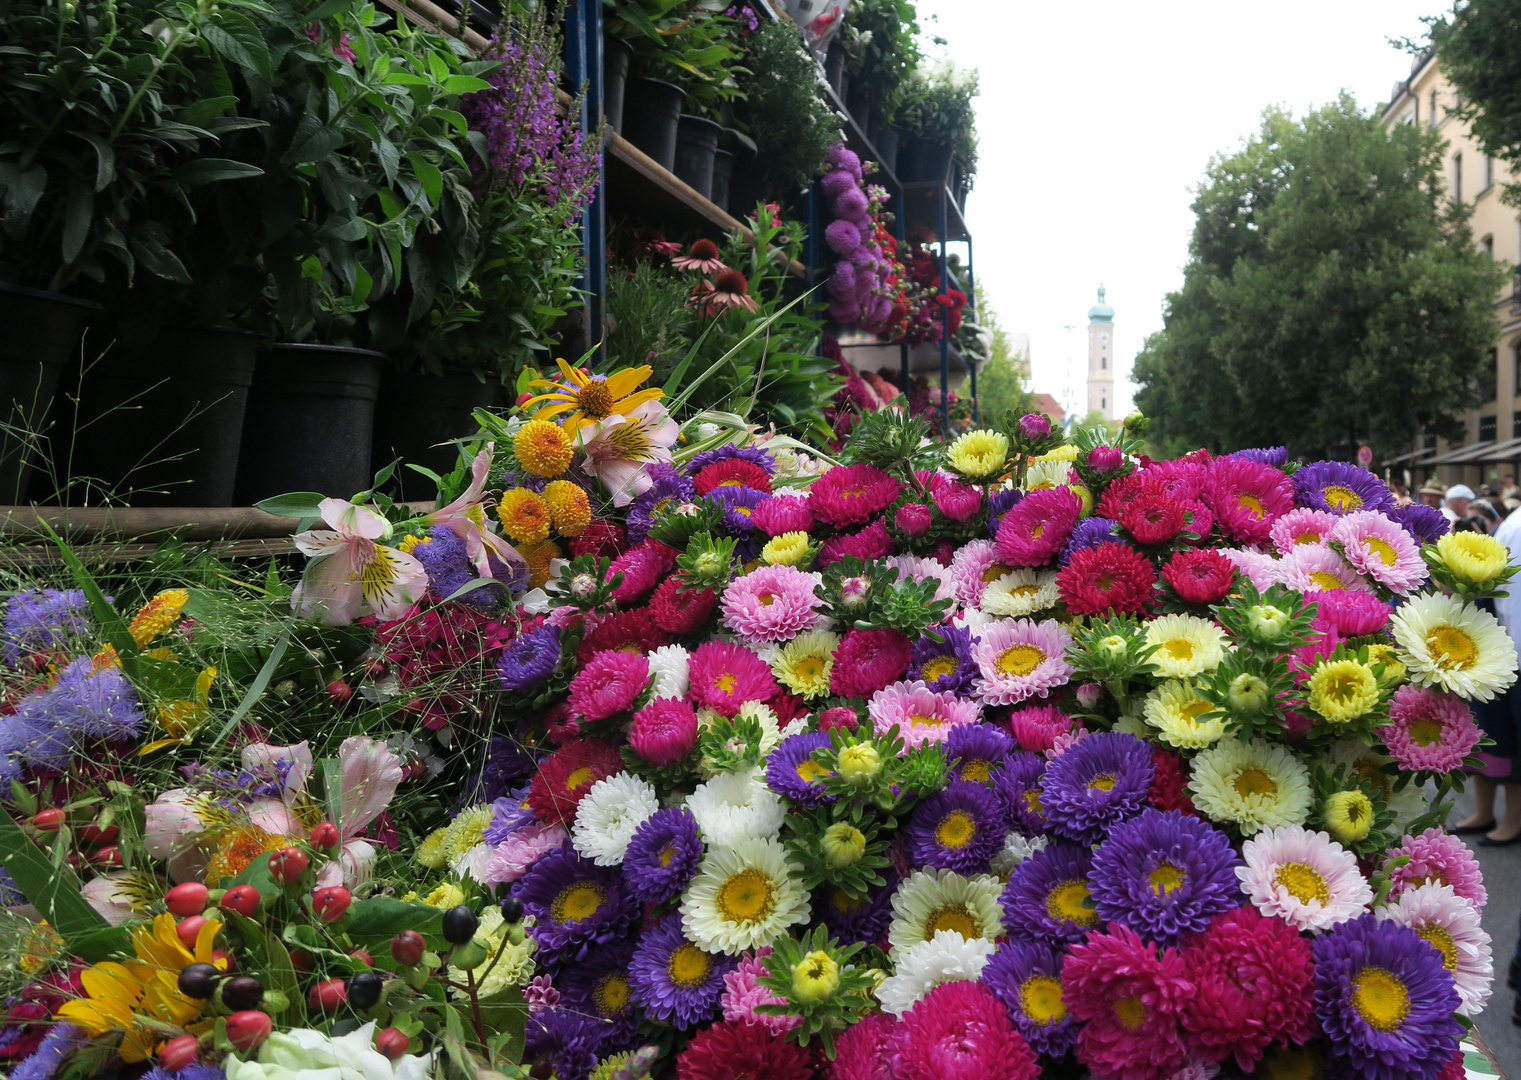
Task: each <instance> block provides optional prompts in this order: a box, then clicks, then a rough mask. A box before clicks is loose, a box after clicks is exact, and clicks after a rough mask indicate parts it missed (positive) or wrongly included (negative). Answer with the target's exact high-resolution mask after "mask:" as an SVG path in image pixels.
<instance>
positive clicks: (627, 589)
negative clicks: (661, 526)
mask: <svg viewBox="0 0 1521 1080" xmlns="http://www.w3.org/2000/svg"><path fill="white" fill-rule="evenodd" d="M675 565H676V552H674V551H672V550H671V549H670V548H668V547H666V546H665V545H664V544H662V543H660V542H659V541H658V540H645V541H644V542H643V543H641V544H640V545H639V546H638V547H635V548H631V549H630V550H628V551H625V552H624V553H623V554H622V555H619V556H618V557H617V558H616V559H614V560H613V561H612V564H611V565H610V566H609V567H608V568H607V576H608V579H609V580H611V579H612V577H613V575H614V574H620V573H621V574H622V575H623V580H622V581H620V582H619V583H618V587H617V588H616V589H614V590H613V599H614V600H617V601H618V603H619V604H621V605H622V606H624V607H627V606H628V605H630V604H632V603H633V602H634V601H635V600H638V599H639V598H640V597H642V596H644V595H645V594H646V593H648V592H650V591H651V590H652V589H654V588H655V586H656V585H659V584H660V582H661V579H662V578H664V577H665V576H666V575H667V574H669V573H670V572H671V570H672V568H674V567H675Z"/></svg>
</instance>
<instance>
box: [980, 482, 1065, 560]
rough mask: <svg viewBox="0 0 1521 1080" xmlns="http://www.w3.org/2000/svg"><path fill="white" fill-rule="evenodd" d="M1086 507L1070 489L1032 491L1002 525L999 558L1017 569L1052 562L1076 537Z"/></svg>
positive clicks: (1001, 521)
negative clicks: (1074, 532) (1073, 537)
mask: <svg viewBox="0 0 1521 1080" xmlns="http://www.w3.org/2000/svg"><path fill="white" fill-rule="evenodd" d="M1082 507H1083V503H1082V500H1081V499H1079V498H1078V497H1077V496H1076V495H1074V494H1073V493H1072V491H1071V490H1070V489H1069V488H1066V487H1056V488H1042V489H1041V490H1039V491H1032V492H1030V493H1029V494H1028V495H1026V496H1025V497H1024V498H1023V499H1021V500H1020V501H1019V502H1018V503H1016V504H1015V505H1014V507H1013V508H1012V509H1011V510H1009V512H1008V513H1006V514H1004V516H1003V518H1002V520H1000V521H999V522H998V538H997V545H998V557H999V559H1000V560H1002V561H1003V562H1006V563H1010V564H1012V565H1014V566H1044V565H1046V564H1047V563H1049V562H1051V561H1052V560H1053V559H1055V558H1056V556H1057V554H1058V553H1060V551H1061V550H1062V545H1064V544H1065V543H1066V542H1067V537H1068V536H1070V535H1071V534H1072V529H1073V527H1074V526H1075V525H1076V524H1077V516H1078V514H1079V513H1080V512H1081V511H1082Z"/></svg>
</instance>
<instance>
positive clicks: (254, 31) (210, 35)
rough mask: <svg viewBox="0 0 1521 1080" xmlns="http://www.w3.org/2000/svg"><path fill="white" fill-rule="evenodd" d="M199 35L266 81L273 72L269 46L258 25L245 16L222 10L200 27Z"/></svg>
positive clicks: (230, 58)
mask: <svg viewBox="0 0 1521 1080" xmlns="http://www.w3.org/2000/svg"><path fill="white" fill-rule="evenodd" d="M201 35H202V36H203V37H204V38H205V39H206V42H207V44H209V45H210V46H211V47H212V48H213V49H215V50H216V51H217V52H219V53H221V54H222V55H223V56H224V57H226V58H227V59H228V60H231V61H232V62H233V63H234V64H237V65H238V66H239V67H241V68H245V69H247V70H249V71H252V72H253V73H254V74H256V75H258V77H259V78H260V79H262V80H263V81H265V82H268V81H269V80H270V78H271V75H272V68H271V65H270V60H269V45H268V43H266V42H265V40H264V35H263V33H261V32H260V30H259V27H258V26H257V25H256V24H255V23H254V21H253V20H252V19H250V18H249V17H248V16H247V15H244V14H242V13H240V12H236V11H223V12H221V13H220V17H219V18H218V19H217V20H216V22H213V23H207V24H206V25H205V26H203V27H202V28H201Z"/></svg>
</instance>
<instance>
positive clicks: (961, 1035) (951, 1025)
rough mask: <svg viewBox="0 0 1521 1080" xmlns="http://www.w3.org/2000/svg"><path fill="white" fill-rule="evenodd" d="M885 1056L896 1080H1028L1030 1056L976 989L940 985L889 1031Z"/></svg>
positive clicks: (1032, 1072) (984, 991) (1003, 1015)
mask: <svg viewBox="0 0 1521 1080" xmlns="http://www.w3.org/2000/svg"><path fill="white" fill-rule="evenodd" d="M889 1053H890V1055H891V1057H892V1060H893V1065H894V1075H896V1076H897V1077H898V1078H899V1080H943V1078H945V1077H951V1076H955V1077H977V1078H978V1080H1034V1078H1035V1076H1036V1075H1037V1074H1038V1073H1039V1071H1040V1070H1039V1068H1038V1067H1037V1065H1036V1060H1035V1052H1034V1051H1033V1050H1031V1049H1030V1047H1029V1044H1027V1043H1026V1042H1025V1040H1024V1038H1023V1036H1021V1035H1020V1034H1019V1032H1017V1031H1015V1030H1014V1023H1013V1021H1011V1020H1010V1019H1009V1014H1008V1011H1007V1010H1006V1009H1005V1008H1004V1007H1003V1004H1002V1003H1001V1002H1000V1001H999V1000H998V999H997V998H995V997H994V996H993V994H992V992H991V991H989V990H988V988H987V987H985V986H983V985H982V984H981V983H976V982H967V981H965V980H957V981H955V982H947V983H941V984H940V985H939V986H937V987H935V988H934V989H933V990H931V991H930V992H929V993H928V994H926V995H925V996H924V997H922V998H921V999H919V1001H918V1002H917V1003H915V1005H914V1007H913V1008H912V1009H910V1010H909V1011H908V1012H907V1013H906V1014H904V1016H903V1018H902V1019H901V1020H899V1021H898V1024H897V1026H896V1027H895V1028H893V1032H892V1036H891V1043H890V1046H889Z"/></svg>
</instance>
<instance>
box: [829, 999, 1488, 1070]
mask: <svg viewBox="0 0 1521 1080" xmlns="http://www.w3.org/2000/svg"><path fill="white" fill-rule="evenodd" d="M895 1027H897V1021H895V1020H894V1019H893V1018H892V1016H891V1015H890V1014H888V1013H885V1012H874V1013H867V1014H866V1015H865V1016H863V1017H861V1019H860V1020H858V1021H856V1022H855V1023H854V1024H851V1025H850V1027H848V1028H846V1029H845V1030H844V1032H842V1033H841V1034H840V1035H838V1036H836V1038H835V1040H834V1050H835V1054H834V1062H833V1064H831V1065H830V1066H829V1080H893V1067H892V1046H891V1041H892V1033H893V1029H894V1028H895ZM1460 1080H1461V1078H1460Z"/></svg>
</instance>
